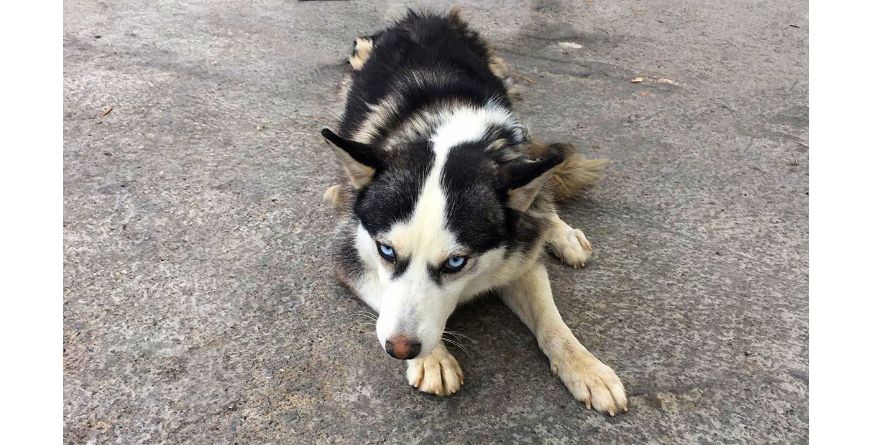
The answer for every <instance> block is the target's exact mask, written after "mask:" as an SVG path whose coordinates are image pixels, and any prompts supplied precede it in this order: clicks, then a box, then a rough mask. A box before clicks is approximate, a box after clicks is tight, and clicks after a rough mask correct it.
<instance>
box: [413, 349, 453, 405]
mask: <svg viewBox="0 0 886 445" xmlns="http://www.w3.org/2000/svg"><path fill="white" fill-rule="evenodd" d="M407 364H408V366H409V367H408V368H407V369H406V379H407V380H408V381H409V384H410V385H412V386H413V387H415V388H418V389H419V390H420V391H422V392H426V393H429V394H434V395H438V396H449V395H452V394H455V392H456V391H458V389H459V388H460V387H461V385H462V384H463V383H464V381H465V379H464V375H463V374H462V372H461V367H460V366H458V362H457V361H456V360H455V357H453V356H452V354H450V353H449V351H447V350H446V348H445V347H444V346H442V345H438V346H437V347H436V348H434V350H433V351H431V353H430V354H428V355H426V356H424V357H420V358H417V359H414V360H407Z"/></svg>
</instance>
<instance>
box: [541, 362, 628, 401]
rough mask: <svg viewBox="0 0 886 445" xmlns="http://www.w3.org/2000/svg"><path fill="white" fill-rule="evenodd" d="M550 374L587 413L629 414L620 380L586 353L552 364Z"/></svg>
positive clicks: (608, 368) (625, 395)
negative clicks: (588, 410)
mask: <svg viewBox="0 0 886 445" xmlns="http://www.w3.org/2000/svg"><path fill="white" fill-rule="evenodd" d="M551 371H553V372H554V374H556V375H558V376H559V377H560V380H562V381H563V384H564V385H566V388H568V389H569V392H571V393H572V395H573V396H574V397H575V398H576V399H578V401H579V402H582V403H584V404H585V406H586V407H587V408H588V409H590V408H591V407H593V408H594V409H596V410H597V411H600V412H601V413H604V414H609V415H610V416H614V415H616V414H618V413H621V412H625V411H627V410H628V397H627V394H625V388H624V385H622V383H621V379H619V378H618V376H617V375H615V372H614V371H612V368H610V367H608V366H606V365H605V364H603V362H601V361H600V360H598V359H597V358H596V357H594V356H593V355H591V353H589V352H584V353H583V354H579V356H577V357H573V358H570V359H568V360H563V361H560V362H554V361H551Z"/></svg>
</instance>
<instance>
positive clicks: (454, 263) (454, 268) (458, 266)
mask: <svg viewBox="0 0 886 445" xmlns="http://www.w3.org/2000/svg"><path fill="white" fill-rule="evenodd" d="M465 264H468V257H466V256H461V255H456V256H453V257H449V259H448V260H446V262H445V263H443V268H442V269H443V272H445V273H456V272H458V271H460V270H462V268H464V267H465Z"/></svg>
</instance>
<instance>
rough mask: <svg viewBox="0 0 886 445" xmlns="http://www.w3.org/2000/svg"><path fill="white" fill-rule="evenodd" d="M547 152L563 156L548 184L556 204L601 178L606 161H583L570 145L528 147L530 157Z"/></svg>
mask: <svg viewBox="0 0 886 445" xmlns="http://www.w3.org/2000/svg"><path fill="white" fill-rule="evenodd" d="M548 150H558V151H560V152H561V153H562V154H563V162H562V163H561V164H560V165H558V166H557V168H556V169H555V170H554V174H553V175H552V176H551V179H550V180H549V182H548V184H549V185H550V187H551V190H553V191H554V198H555V199H556V201H557V202H566V201H569V200H572V199H574V198H575V197H577V196H578V195H580V194H581V193H582V192H583V191H585V190H586V189H588V188H590V187H591V186H593V185H594V184H596V183H597V181H599V180H600V178H602V177H603V173H604V170H605V169H606V165H607V164H609V160H607V159H585V157H584V155H582V154H581V153H579V152H578V150H577V149H576V148H575V146H574V145H571V144H550V145H548V144H540V143H537V142H533V143H532V144H531V145H530V146H529V154H530V155H531V156H539V155H541V154H543V153H544V152H546V151H548Z"/></svg>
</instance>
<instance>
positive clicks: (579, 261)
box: [550, 226, 591, 267]
mask: <svg viewBox="0 0 886 445" xmlns="http://www.w3.org/2000/svg"><path fill="white" fill-rule="evenodd" d="M567 227H568V226H567ZM550 247H551V250H552V251H553V252H554V255H556V256H557V258H560V260H561V261H563V262H564V263H566V264H568V265H570V266H572V267H584V265H585V263H587V261H588V256H589V255H590V254H591V243H590V242H589V241H588V239H587V238H586V237H585V234H584V232H582V231H581V230H579V229H572V228H568V229H567V230H562V231H560V232H559V233H557V236H555V237H554V238H553V239H551V240H550Z"/></svg>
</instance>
